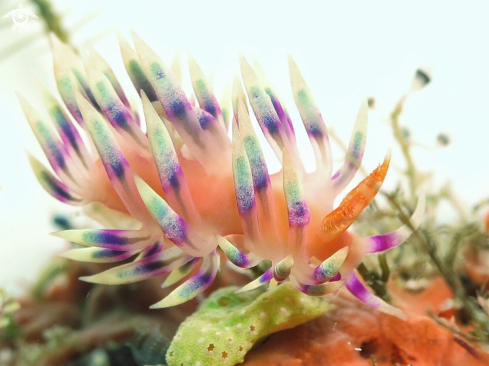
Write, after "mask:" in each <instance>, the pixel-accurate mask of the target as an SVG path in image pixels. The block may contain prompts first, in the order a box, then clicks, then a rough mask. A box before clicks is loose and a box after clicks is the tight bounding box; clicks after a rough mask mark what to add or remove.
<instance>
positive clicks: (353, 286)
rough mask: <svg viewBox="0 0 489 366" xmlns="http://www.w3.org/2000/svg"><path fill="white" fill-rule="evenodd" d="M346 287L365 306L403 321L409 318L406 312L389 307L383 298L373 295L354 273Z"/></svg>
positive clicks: (347, 281)
mask: <svg viewBox="0 0 489 366" xmlns="http://www.w3.org/2000/svg"><path fill="white" fill-rule="evenodd" d="M345 286H346V288H347V289H348V290H349V291H350V292H351V293H352V295H354V296H355V297H356V298H357V299H359V300H360V301H361V302H363V303H364V304H367V305H368V306H370V307H372V308H374V309H377V310H379V311H381V312H383V313H386V314H389V315H393V316H396V317H398V318H400V319H403V320H407V316H406V314H404V312H402V311H401V310H399V309H397V308H395V307H393V306H392V305H389V304H388V303H386V302H385V301H384V300H382V299H381V298H379V297H377V296H375V295H374V294H372V293H371V292H370V291H369V290H368V289H367V288H366V287H365V286H364V284H363V283H362V282H361V281H360V280H359V279H358V277H357V276H356V274H355V273H354V272H352V274H351V275H350V278H348V279H347V280H346V283H345Z"/></svg>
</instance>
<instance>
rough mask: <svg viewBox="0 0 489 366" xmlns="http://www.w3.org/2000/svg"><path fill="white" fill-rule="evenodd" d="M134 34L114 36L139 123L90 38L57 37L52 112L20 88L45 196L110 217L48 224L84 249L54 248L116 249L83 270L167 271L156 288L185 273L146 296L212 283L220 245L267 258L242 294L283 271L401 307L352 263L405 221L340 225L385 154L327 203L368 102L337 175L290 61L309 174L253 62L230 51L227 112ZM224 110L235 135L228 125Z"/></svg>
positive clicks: (310, 285)
mask: <svg viewBox="0 0 489 366" xmlns="http://www.w3.org/2000/svg"><path fill="white" fill-rule="evenodd" d="M133 42H134V46H135V50H134V49H133V48H132V47H131V46H130V45H129V44H128V43H127V41H126V40H124V39H123V38H122V37H119V43H120V48H121V53H122V57H123V60H124V64H125V67H126V70H127V72H128V74H129V76H130V78H131V80H132V82H133V84H134V86H135V88H136V91H137V92H138V93H140V96H141V99H142V105H143V110H144V122H145V123H143V121H142V118H141V117H142V116H139V115H138V113H137V112H136V111H135V109H134V108H133V107H132V105H131V103H130V102H129V99H128V98H127V97H126V94H125V93H124V91H123V90H122V88H121V86H120V84H119V82H118V81H117V79H116V77H115V75H114V72H113V71H112V69H111V68H110V66H109V65H108V63H107V62H106V61H105V60H104V59H103V58H102V57H101V56H100V54H99V53H97V51H95V49H94V48H93V47H87V49H86V50H85V51H84V53H82V55H81V56H78V55H77V54H75V52H73V50H72V49H71V48H70V47H68V46H67V45H65V44H62V43H61V42H60V41H58V40H57V39H55V38H53V60H54V74H55V78H56V83H57V87H58V91H59V94H60V95H61V98H62V100H63V101H64V104H65V105H66V108H67V109H68V112H67V111H66V110H65V108H64V107H63V106H62V105H61V104H60V103H59V102H58V101H57V99H56V98H55V97H54V96H53V95H52V94H50V93H49V92H48V91H47V90H46V89H45V88H42V90H41V92H42V95H43V98H44V103H45V106H46V108H47V110H48V112H49V115H50V119H51V120H52V122H50V121H48V120H47V119H45V118H44V117H43V116H42V115H41V114H39V113H38V112H37V111H36V110H35V109H34V108H33V107H32V106H30V105H29V104H28V103H27V102H26V101H25V99H24V98H22V97H20V96H19V99H20V102H21V104H22V107H23V110H24V112H25V115H26V117H27V120H28V121H29V123H30V125H31V127H32V129H33V131H34V133H35V135H36V137H37V139H38V140H39V143H40V145H41V147H42V149H43V150H44V153H45V155H46V157H47V159H48V161H49V163H50V165H51V167H52V169H53V171H54V173H53V172H51V171H50V170H49V169H48V168H46V167H45V166H44V165H43V164H42V163H41V162H39V161H38V160H37V159H36V158H35V157H34V156H32V155H29V160H30V163H31V166H32V168H33V170H34V172H35V175H36V177H37V179H38V180H39V182H40V183H41V185H42V186H43V187H44V189H45V190H46V191H47V192H48V193H50V194H51V195H52V196H54V197H55V198H57V199H58V200H60V201H62V202H64V203H67V204H71V205H77V206H84V209H85V211H86V212H87V213H90V212H91V216H92V217H94V218H95V219H97V220H98V221H99V222H100V223H102V224H103V225H104V227H106V229H87V230H66V231H62V232H57V233H54V235H56V236H58V237H61V238H64V239H66V240H69V241H71V242H75V243H79V244H82V245H85V246H88V248H82V249H73V250H69V251H67V252H65V253H63V254H62V255H64V256H65V257H67V258H71V259H74V260H78V261H88V262H98V263H110V262H118V261H123V260H126V262H125V264H122V265H119V266H117V267H114V268H111V269H109V270H107V271H105V272H102V273H99V274H96V275H93V276H89V277H84V278H82V279H83V280H85V281H89V282H93V283H100V284H125V283H132V282H136V281H141V280H145V279H148V278H151V277H155V276H159V275H162V274H168V273H169V276H168V277H167V278H166V280H165V282H164V284H163V285H164V286H170V285H173V284H176V283H177V282H179V281H183V283H182V284H180V285H179V286H178V287H176V289H175V290H173V291H172V292H171V293H170V294H169V295H168V296H167V297H165V298H164V299H163V300H161V301H160V302H158V303H156V304H154V305H153V306H152V307H153V308H163V307H168V306H174V305H177V304H181V303H183V302H186V301H188V300H190V299H192V298H194V297H195V296H197V295H198V294H200V293H202V292H203V291H204V290H205V289H206V288H207V287H208V286H209V285H210V284H211V283H212V282H213V280H214V278H215V276H216V273H217V271H218V269H219V265H220V255H219V253H218V248H220V249H221V250H222V252H224V254H225V255H226V257H227V258H228V259H229V261H230V262H232V263H233V264H235V265H236V266H238V267H242V268H250V267H253V266H256V265H257V264H258V263H260V262H261V261H262V260H265V259H268V260H270V261H271V262H272V266H271V268H270V269H269V270H267V271H266V272H265V273H264V274H263V275H261V276H260V277H259V278H257V279H256V280H254V281H252V282H251V283H249V284H248V285H246V286H245V287H244V288H243V289H242V290H243V291H244V290H250V289H254V288H256V287H258V286H261V285H262V284H265V283H267V282H270V281H272V282H273V283H275V282H283V281H286V280H290V282H291V283H292V284H293V285H294V286H295V287H296V288H297V289H298V290H300V291H302V292H303V293H305V294H308V295H311V296H322V295H326V294H328V293H331V292H334V291H336V290H337V289H339V288H340V287H341V286H343V285H344V286H346V288H347V289H348V290H349V291H350V292H351V293H352V294H353V295H355V296H356V297H357V298H358V299H360V300H361V301H363V302H364V303H366V304H368V305H370V306H372V307H374V308H377V309H379V310H381V311H383V312H386V313H389V314H393V315H396V316H401V317H402V316H403V313H402V312H401V311H400V310H398V309H396V308H394V307H392V306H390V305H389V304H387V303H385V302H384V301H382V300H381V299H379V298H378V297H376V296H374V295H373V294H372V293H371V292H370V291H369V290H368V289H367V288H366V287H365V286H364V285H363V283H362V282H361V281H360V280H359V278H358V276H357V274H356V273H355V268H356V267H357V266H358V265H359V264H360V262H361V261H362V258H363V256H364V255H366V254H368V253H378V252H382V251H385V250H388V249H390V248H392V247H395V246H397V245H399V244H401V243H402V242H403V241H405V240H406V239H407V238H408V237H409V236H410V235H411V231H410V229H408V228H407V227H406V226H402V227H401V228H399V229H398V230H396V231H394V232H391V233H388V234H383V235H376V236H372V237H364V238H361V237H359V236H358V235H355V234H353V233H351V232H349V231H347V229H348V228H349V227H350V225H351V224H352V223H353V222H354V220H355V219H356V218H357V217H358V215H359V214H360V213H361V212H362V211H363V210H364V209H365V208H366V207H367V206H368V205H369V203H370V202H371V201H372V200H373V198H374V197H375V195H376V194H377V192H378V191H379V189H380V186H381V185H382V183H383V181H384V178H385V176H386V173H387V170H388V167H389V162H390V157H389V156H387V157H386V158H385V160H384V162H383V163H382V164H381V165H379V167H377V168H376V169H375V170H374V171H373V172H372V173H371V174H370V175H369V176H368V177H367V178H365V179H364V180H363V181H362V182H361V183H360V184H358V186H357V187H356V188H354V189H353V190H352V191H351V192H350V193H348V195H347V196H346V197H345V198H344V199H343V201H342V202H341V203H340V205H339V206H338V207H337V208H334V207H333V204H334V199H335V198H336V197H337V195H338V194H339V193H340V192H341V191H342V190H343V189H344V188H345V187H346V186H347V185H348V183H350V181H351V180H352V178H353V177H354V175H355V173H356V172H357V170H358V168H359V166H360V164H361V162H362V157H363V152H364V148H365V142H366V132H367V114H368V107H367V103H366V102H365V101H364V102H363V104H362V105H361V107H360V111H359V113H358V117H357V120H356V123H355V125H354V129H353V133H352V137H351V141H350V144H349V148H348V151H347V153H346V157H345V162H344V164H343V166H342V167H341V168H340V169H339V170H338V171H337V172H335V173H334V174H333V172H332V156H331V147H330V142H329V139H328V134H327V130H326V125H325V124H324V122H323V119H322V117H321V113H320V112H319V110H318V108H317V106H316V104H315V102H314V99H313V97H312V96H311V93H310V91H309V88H308V87H307V85H306V83H305V81H304V79H303V77H302V75H301V73H300V71H299V69H298V67H297V65H296V63H295V62H294V61H293V60H292V58H289V69H290V78H291V84H292V91H293V94H294V99H295V104H296V106H297V108H298V111H299V112H300V116H301V118H302V122H303V125H304V128H305V130H306V132H307V135H308V137H309V139H310V142H311V144H312V147H313V151H314V156H315V160H316V166H317V168H316V170H315V171H314V172H312V173H307V172H306V171H305V169H304V165H303V163H302V161H301V158H300V156H299V151H298V150H299V146H298V145H297V143H296V138H295V133H294V128H296V126H294V125H293V124H292V122H291V119H290V117H289V114H288V112H287V110H286V108H285V106H284V105H283V103H282V102H281V101H280V98H279V97H278V94H277V93H276V92H275V90H274V89H273V87H272V86H271V85H270V83H269V81H268V80H267V78H266V77H265V76H264V73H263V71H262V69H261V67H260V66H259V65H258V64H257V63H256V62H255V63H254V65H253V67H252V66H251V65H250V64H249V63H248V62H247V60H246V59H245V58H244V57H240V66H241V76H242V80H243V84H242V83H241V81H240V80H239V78H238V77H236V78H235V80H234V82H233V86H232V92H230V94H231V102H232V103H230V104H232V113H230V112H228V111H227V109H225V108H223V109H221V106H220V105H219V103H218V101H217V98H216V97H215V95H214V94H213V91H212V88H211V86H210V84H209V82H208V81H207V79H206V78H205V76H204V74H203V72H202V70H201V69H200V67H199V66H198V65H197V63H196V61H195V60H194V59H193V58H192V57H191V56H189V61H188V63H189V69H190V76H191V81H192V85H193V91H194V94H195V95H191V96H190V97H187V96H186V95H185V93H184V91H183V90H182V88H181V86H180V78H181V77H180V66H179V60H178V59H177V60H176V61H174V63H173V65H172V66H171V67H170V68H169V67H167V66H166V65H165V63H164V62H163V61H162V60H161V58H160V57H158V56H157V55H156V54H155V53H154V51H153V50H152V49H151V48H150V47H149V46H148V45H146V44H145V43H144V42H143V41H142V40H141V39H140V38H139V37H138V36H137V35H136V34H133ZM243 85H244V89H245V90H246V93H245V92H244V90H243ZM248 105H250V106H251V109H252V110H253V112H254V114H255V117H256V119H257V121H258V124H259V126H260V128H261V130H262V132H263V134H264V136H265V138H266V139H267V141H268V143H269V144H270V146H271V147H272V149H273V151H274V152H275V154H276V156H277V157H278V159H279V161H281V163H282V170H281V171H280V172H278V173H276V174H273V175H270V174H269V172H268V169H267V164H266V162H265V158H264V155H263V151H262V149H261V146H260V143H259V142H258V138H257V135H256V132H255V131H254V129H253V127H252V124H251V121H250V115H249V107H248ZM223 106H224V104H223ZM226 115H228V116H229V117H231V118H229V117H226ZM73 119H74V120H75V121H76V123H77V124H78V126H76V125H75V122H74V121H73ZM231 119H232V121H233V122H232V126H231V128H232V141H231V140H230V139H229V137H228V134H227V131H228V129H229V128H230V126H229V125H230V123H229V120H231ZM53 124H54V126H53ZM144 125H145V126H146V130H147V132H146V133H145V132H144V127H142V126H144ZM423 211H424V199H423V198H421V199H419V201H418V205H417V208H416V210H415V212H414V213H413V216H412V218H411V223H412V225H413V226H415V227H417V226H418V225H419V223H420V221H421V218H422V215H423ZM131 257H134V259H133V260H132V261H130V262H127V260H128V259H129V258H131Z"/></svg>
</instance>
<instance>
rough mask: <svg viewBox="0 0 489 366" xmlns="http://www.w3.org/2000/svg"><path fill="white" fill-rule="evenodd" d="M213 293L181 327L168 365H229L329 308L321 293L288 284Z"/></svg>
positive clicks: (170, 351) (170, 352)
mask: <svg viewBox="0 0 489 366" xmlns="http://www.w3.org/2000/svg"><path fill="white" fill-rule="evenodd" d="M237 290H238V288H237V287H227V288H223V289H220V290H217V291H216V292H214V293H213V294H212V295H211V296H210V297H209V298H208V299H206V300H205V301H204V302H203V303H202V305H201V306H200V308H199V310H198V311H196V312H195V313H194V314H193V315H191V316H189V317H188V318H187V319H186V320H185V321H184V322H183V323H182V324H181V325H180V327H179V329H178V332H177V334H176V335H175V338H174V339H173V341H172V343H171V345H170V348H169V349H168V352H167V354H166V361H167V364H168V366H190V365H191V366H211V365H216V366H217V365H222V366H227V365H229V366H232V365H236V364H237V363H240V362H243V360H244V356H245V355H246V353H247V352H248V351H249V350H250V349H251V348H252V347H253V345H254V344H255V343H256V342H257V341H258V340H260V339H261V338H263V337H265V336H267V335H269V334H272V333H274V332H278V331H280V330H283V329H288V328H293V327H295V326H297V325H300V324H303V323H305V322H307V321H309V320H312V319H315V318H317V317H319V316H321V315H323V314H324V313H326V312H327V311H329V310H331V309H332V305H331V304H330V303H329V302H328V300H327V299H325V298H324V297H310V296H307V295H305V294H303V293H301V292H299V291H297V290H296V289H295V288H294V286H293V285H292V284H290V283H285V284H282V285H280V286H278V287H276V288H275V289H274V290H272V291H268V292H265V293H263V291H261V290H255V291H250V292H244V293H236V291H237Z"/></svg>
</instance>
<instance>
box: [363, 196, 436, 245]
mask: <svg viewBox="0 0 489 366" xmlns="http://www.w3.org/2000/svg"><path fill="white" fill-rule="evenodd" d="M425 205H426V198H425V196H424V195H421V196H420V197H419V198H418V203H417V205H416V209H415V210H414V212H413V214H412V216H411V218H410V220H409V221H410V223H411V227H412V228H413V229H414V230H416V229H417V228H418V227H419V225H420V224H421V220H422V219H423V215H424V212H425ZM411 227H409V226H408V225H403V226H401V227H400V228H399V229H397V230H395V231H392V232H390V233H387V234H380V235H374V236H370V237H368V238H364V240H365V241H366V245H367V250H366V252H365V254H368V253H380V252H385V251H386V250H389V249H392V248H394V247H396V246H398V245H400V244H402V243H404V242H405V241H406V240H407V239H408V238H409V237H410V236H411V235H412V233H413V231H412V229H411Z"/></svg>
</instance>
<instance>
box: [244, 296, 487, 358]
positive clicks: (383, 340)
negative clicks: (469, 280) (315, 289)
mask: <svg viewBox="0 0 489 366" xmlns="http://www.w3.org/2000/svg"><path fill="white" fill-rule="evenodd" d="M332 303H333V304H334V305H335V306H336V309H334V310H332V311H330V312H328V313H327V314H325V315H324V316H322V317H320V318H318V319H316V320H313V321H310V322H308V323H306V324H303V325H300V326H298V327H296V328H294V329H290V330H286V331H282V332H280V333H277V334H274V335H272V336H271V337H270V338H269V339H267V340H266V341H265V342H264V344H263V345H262V346H261V347H260V348H257V349H255V350H254V351H252V352H250V353H249V354H248V355H247V356H246V358H245V362H244V363H242V365H243V366H260V365H267V366H306V365H321V366H333V365H334V366H347V365H348V366H366V365H378V366H392V365H416V366H431V365H444V366H450V365H473V366H478V365H489V355H488V354H486V353H484V352H483V351H481V350H480V349H478V348H475V347H474V346H469V345H468V344H467V343H466V342H464V341H463V340H461V339H459V338H457V337H456V336H454V335H453V333H451V332H450V331H448V330H446V329H444V328H442V327H441V326H439V325H438V324H436V323H435V322H434V321H433V320H431V319H430V318H428V317H426V316H421V315H416V314H412V313H408V320H407V321H403V320H400V319H398V318H396V317H393V316H389V315H386V314H383V313H380V312H378V311H375V310H373V309H371V308H369V307H367V306H365V305H363V304H361V303H359V302H357V301H353V300H352V299H351V297H349V296H346V295H345V294H342V295H341V296H339V297H337V298H335V299H332Z"/></svg>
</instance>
